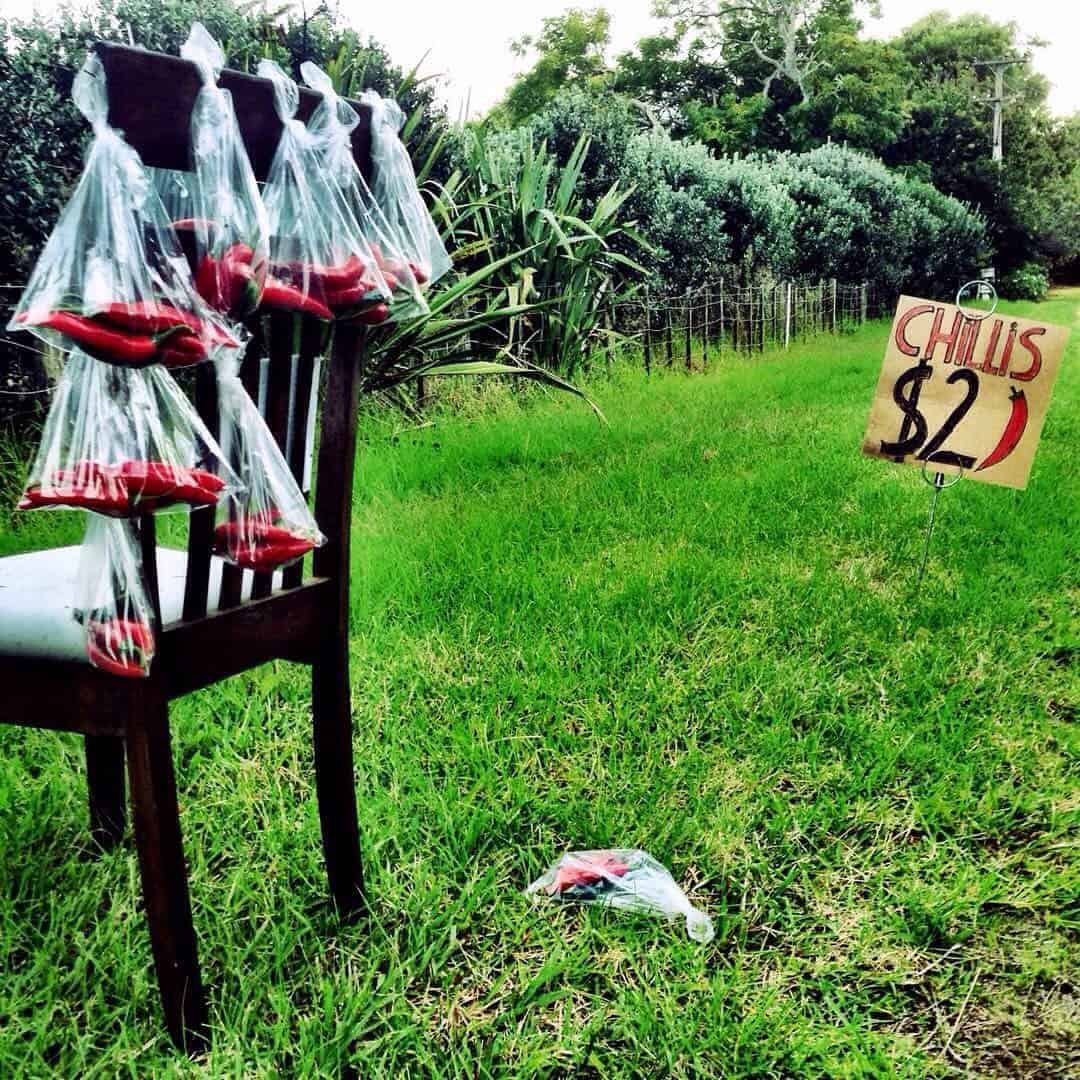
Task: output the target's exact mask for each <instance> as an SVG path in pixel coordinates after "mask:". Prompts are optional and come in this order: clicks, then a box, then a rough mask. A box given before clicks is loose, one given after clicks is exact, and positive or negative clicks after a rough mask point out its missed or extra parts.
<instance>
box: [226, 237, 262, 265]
mask: <svg viewBox="0 0 1080 1080" xmlns="http://www.w3.org/2000/svg"><path fill="white" fill-rule="evenodd" d="M222 259H223V260H224V261H225V262H230V261H236V262H242V263H247V264H248V265H249V266H250V265H251V263H252V262H253V261H254V259H255V249H254V248H253V247H251V246H250V245H248V244H241V243H239V242H237V243H235V244H230V245H229V246H228V247H227V248H226V249H225V254H224V255H223V256H222Z"/></svg>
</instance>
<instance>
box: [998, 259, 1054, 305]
mask: <svg viewBox="0 0 1080 1080" xmlns="http://www.w3.org/2000/svg"><path fill="white" fill-rule="evenodd" d="M1049 288H1050V276H1049V275H1048V274H1047V272H1046V268H1045V267H1044V266H1040V265H1039V263H1037V262H1026V263H1021V264H1020V265H1019V266H1017V267H1014V268H1013V269H1012V270H1009V271H1008V272H1007V273H1005V274H1002V275H1001V279H1000V281H998V283H997V289H998V292H999V293H1000V294H1001V295H1002V296H1003V297H1004V298H1005V299H1006V300H1042V299H1044V298H1045V297H1046V291H1047V289H1049Z"/></svg>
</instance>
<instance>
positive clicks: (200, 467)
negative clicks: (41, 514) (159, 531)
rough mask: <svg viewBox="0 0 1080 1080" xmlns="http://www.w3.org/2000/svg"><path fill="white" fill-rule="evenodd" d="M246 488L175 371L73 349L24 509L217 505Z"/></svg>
mask: <svg viewBox="0 0 1080 1080" xmlns="http://www.w3.org/2000/svg"><path fill="white" fill-rule="evenodd" d="M239 486H240V482H239V480H238V479H237V477H236V474H235V473H234V472H233V471H232V470H231V469H229V467H228V465H226V464H225V462H224V461H223V459H222V454H221V450H220V448H219V447H218V444H217V443H216V442H215V441H214V438H213V436H212V435H211V434H210V432H209V431H208V430H207V429H206V425H205V424H203V422H202V420H201V419H200V418H199V414H198V413H197V412H196V411H195V410H194V408H193V407H192V405H191V403H190V402H189V401H188V399H187V398H186V397H185V396H184V393H183V391H182V390H181V389H180V387H179V386H177V384H176V382H175V380H174V379H173V378H172V376H171V375H170V374H169V373H168V372H167V371H165V370H164V369H163V368H161V367H156V366H155V367H149V368H145V369H143V370H139V371H133V370H131V369H129V368H123V367H117V366H114V365H112V364H101V363H98V361H96V360H94V359H93V358H92V357H90V356H87V355H86V354H85V353H83V352H81V351H80V350H78V349H76V350H75V351H74V352H73V353H72V354H71V355H70V356H69V357H68V361H67V364H66V365H65V367H64V371H63V374H62V375H61V376H60V379H59V381H58V383H57V385H56V391H55V393H54V395H53V400H52V404H51V406H50V408H49V414H48V416H47V417H46V419H45V427H44V430H43V431H42V436H41V442H40V444H39V446H38V450H37V454H36V456H35V458H34V462H33V464H32V465H31V467H30V474H29V477H28V479H27V482H26V487H25V489H24V491H23V497H22V500H21V501H20V502H19V509H21V510H29V509H35V508H38V507H43V508H50V507H68V508H75V509H82V510H92V511H94V512H96V513H99V514H107V515H109V516H111V517H127V516H129V515H132V514H135V513H142V512H150V511H156V510H162V509H166V508H169V507H177V508H189V507H192V506H210V505H214V504H215V503H217V501H218V500H219V499H220V498H222V497H223V496H224V495H225V494H226V493H227V492H228V491H230V490H235V489H237V488H238V487H239Z"/></svg>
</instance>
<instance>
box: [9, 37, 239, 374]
mask: <svg viewBox="0 0 1080 1080" xmlns="http://www.w3.org/2000/svg"><path fill="white" fill-rule="evenodd" d="M72 97H73V98H74V101H75V104H76V105H77V106H78V108H79V110H80V112H82V114H83V116H85V117H86V119H87V120H88V121H89V122H90V124H91V126H92V127H93V131H94V138H93V142H92V143H91V144H90V151H89V153H88V154H87V158H86V166H85V168H84V169H83V173H82V176H81V177H80V179H79V183H78V185H77V186H76V188H75V191H74V193H73V194H72V196H71V199H70V200H69V201H68V203H67V205H66V206H65V207H64V209H63V211H62V212H61V214H60V218H59V220H58V221H57V223H56V227H55V228H54V229H53V231H52V234H51V235H50V237H49V239H48V242H47V243H46V245H45V248H44V250H43V251H42V253H41V256H40V257H39V258H38V261H37V264H36V266H35V267H34V270H33V272H32V273H31V275H30V280H29V281H28V282H27V284H26V288H25V289H24V290H23V293H22V296H21V297H20V298H19V304H18V306H17V308H16V309H15V313H14V315H13V316H12V319H11V322H10V323H9V324H8V329H9V330H30V331H32V332H33V333H35V334H36V335H37V336H38V337H40V338H41V339H42V340H44V341H45V342H47V343H48V344H50V345H53V346H56V347H57V348H60V349H64V350H70V349H72V348H76V347H77V348H81V349H82V350H83V351H84V352H86V353H88V354H90V355H92V356H94V357H96V358H97V359H99V360H104V361H107V362H108V363H111V364H117V365H122V366H127V367H143V366H145V365H147V364H164V365H165V366H167V367H183V366H186V365H188V364H194V363H198V362H199V361H201V360H205V359H207V358H208V357H212V356H213V355H215V354H216V352H217V351H218V350H219V349H220V348H221V347H228V348H232V347H235V346H236V345H237V342H236V340H235V338H234V337H233V336H232V335H231V334H230V333H229V332H228V330H227V329H226V327H225V325H224V323H222V322H221V321H220V319H219V318H218V317H217V316H216V315H215V314H214V313H213V312H212V311H211V310H210V309H209V308H208V307H207V306H206V305H205V304H204V303H202V301H201V300H200V299H199V296H198V294H197V293H196V292H195V287H194V283H193V281H192V277H191V271H190V269H189V267H188V264H187V260H186V259H185V257H184V254H183V252H182V251H181V249H180V245H179V242H178V241H177V239H176V236H175V234H174V233H173V231H172V229H171V228H170V225H169V221H168V218H167V217H166V214H165V208H164V207H163V206H162V204H161V200H160V199H159V198H158V196H157V193H156V191H155V190H154V187H153V185H152V184H151V182H150V179H149V177H148V176H147V174H146V171H145V169H144V168H143V164H142V161H141V159H140V158H139V155H138V154H137V153H136V152H135V150H134V149H133V148H132V147H131V146H129V145H128V144H127V143H126V142H124V140H123V138H122V137H121V135H120V133H119V132H117V131H116V130H114V129H113V128H111V127H109V125H108V97H107V94H106V89H105V73H104V69H103V68H102V65H101V61H100V60H99V59H98V57H97V55H96V54H94V53H91V54H90V55H89V56H88V57H87V58H86V62H85V63H84V64H83V66H82V69H81V70H80V71H79V73H78V75H77V76H76V77H75V84H74V87H73V89H72Z"/></svg>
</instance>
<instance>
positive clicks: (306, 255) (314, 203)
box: [258, 60, 390, 322]
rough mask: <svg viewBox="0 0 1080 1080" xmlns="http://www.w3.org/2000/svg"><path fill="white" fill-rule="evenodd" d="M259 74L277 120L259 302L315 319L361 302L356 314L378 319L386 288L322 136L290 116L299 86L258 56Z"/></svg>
mask: <svg viewBox="0 0 1080 1080" xmlns="http://www.w3.org/2000/svg"><path fill="white" fill-rule="evenodd" d="M258 74H259V76H260V77H261V78H263V79H269V80H270V81H271V82H272V83H273V84H274V106H275V108H276V110H277V114H278V117H279V118H280V120H281V123H282V132H281V138H280V139H279V140H278V145H277V150H276V151H275V153H274V160H273V163H272V164H271V166H270V174H269V176H268V177H267V180H266V186H265V187H264V188H263V203H264V204H265V206H266V213H267V217H268V219H269V227H270V272H269V275H268V276H267V279H266V284H265V286H264V288H263V295H262V306H263V307H264V308H267V309H272V308H278V309H284V310H286V311H293V312H298V313H300V314H303V315H313V316H315V317H316V318H319V319H333V318H336V317H344V316H347V315H352V314H353V313H354V312H357V311H358V310H359V311H363V312H364V315H363V317H362V318H361V319H360V321H363V322H377V321H384V320H385V319H387V318H388V317H389V315H390V309H389V307H388V305H387V303H386V302H387V301H389V299H390V289H389V288H388V287H387V284H386V280H385V279H384V278H383V276H382V273H381V272H380V271H379V268H378V265H377V264H376V261H375V257H374V255H373V253H372V251H371V248H370V246H369V245H368V243H367V241H366V240H365V239H364V238H363V236H362V235H361V234H360V227H359V225H358V224H357V222H356V219H355V218H354V217H353V216H352V215H351V214H350V213H349V212H348V210H347V208H346V206H345V204H344V201H343V200H342V199H341V197H340V194H339V193H338V192H337V191H336V190H335V186H334V185H333V184H332V183H331V182H330V180H329V178H328V177H327V175H326V171H325V168H324V164H323V155H322V149H321V143H320V140H319V139H318V138H316V137H315V136H314V135H312V133H311V132H310V131H308V129H307V128H306V127H305V126H304V125H303V124H302V123H301V122H300V121H299V120H297V119H296V110H297V108H298V107H299V104H300V90H299V87H297V85H296V83H295V82H293V80H292V79H290V78H289V76H288V75H286V74H285V72H284V71H282V69H281V68H280V67H279V66H278V65H277V64H275V63H274V61H273V60H260V61H259V67H258ZM375 316H378V318H376V317H375Z"/></svg>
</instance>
